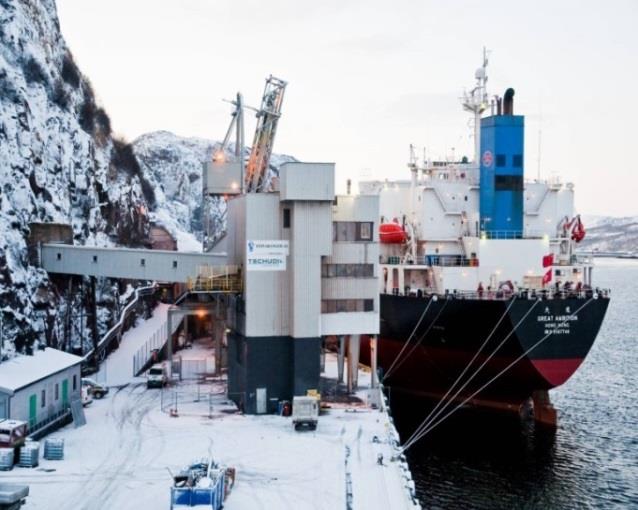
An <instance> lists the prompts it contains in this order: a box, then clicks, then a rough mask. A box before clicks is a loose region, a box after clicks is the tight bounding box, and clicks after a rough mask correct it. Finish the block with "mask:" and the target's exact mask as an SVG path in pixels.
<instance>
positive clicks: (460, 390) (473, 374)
mask: <svg viewBox="0 0 638 510" xmlns="http://www.w3.org/2000/svg"><path fill="white" fill-rule="evenodd" d="M540 301H541V300H540V299H538V300H536V301H535V302H534V304H533V305H532V306H531V307H530V309H529V310H527V312H526V313H525V314H524V315H523V317H522V318H521V319H520V320H519V321H518V322H517V323H516V325H515V326H514V327H513V328H512V330H511V331H510V332H509V333H508V334H507V336H506V337H505V338H503V340H501V342H500V343H499V344H498V345H497V346H496V348H495V349H494V350H493V351H492V353H491V354H490V355H488V356H487V358H485V360H484V361H483V363H481V364H480V365H479V367H478V368H477V369H476V370H475V371H474V373H472V374H471V375H470V377H469V378H468V379H467V380H466V381H465V382H464V383H463V385H462V386H461V387H460V388H459V389H458V390H456V392H455V393H454V395H453V396H452V397H451V398H450V399H449V400H447V401H446V402H445V404H443V407H441V408H440V409H439V410H438V411H437V412H436V413H435V414H434V415H433V416H432V417H431V418H430V421H429V422H426V420H423V422H422V423H421V425H420V426H419V428H418V429H417V431H415V432H416V434H419V433H420V432H419V429H420V430H424V429H425V428H426V427H428V425H429V424H430V423H431V422H432V421H434V420H435V419H436V418H437V417H438V416H439V415H440V414H441V413H442V412H443V411H445V409H446V408H447V407H448V406H449V405H450V404H451V403H452V402H453V401H454V399H456V398H457V397H458V396H459V395H460V393H461V392H462V391H463V390H464V389H465V388H466V387H467V385H468V384H470V382H472V380H473V379H474V378H475V377H476V376H477V375H478V374H479V372H480V371H481V370H482V369H483V367H484V366H485V365H487V364H488V363H489V362H490V360H491V359H492V358H493V357H494V356H495V355H496V353H497V352H498V351H499V350H500V348H501V347H503V345H504V344H505V342H507V340H508V339H509V338H510V337H511V336H512V335H513V334H514V332H515V331H516V330H517V329H518V327H519V326H520V325H521V324H522V323H523V321H524V320H525V319H526V318H527V316H528V315H529V314H530V313H532V310H533V309H534V308H535V307H536V305H537V304H538V303H540ZM442 401H443V399H441V400H440V402H442ZM414 435H415V434H413V436H414ZM407 444H408V441H406V445H407Z"/></svg>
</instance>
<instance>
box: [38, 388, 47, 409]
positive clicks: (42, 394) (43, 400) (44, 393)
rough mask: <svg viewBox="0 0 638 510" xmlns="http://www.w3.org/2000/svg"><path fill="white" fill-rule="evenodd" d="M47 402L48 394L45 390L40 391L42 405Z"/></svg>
mask: <svg viewBox="0 0 638 510" xmlns="http://www.w3.org/2000/svg"><path fill="white" fill-rule="evenodd" d="M46 403H47V394H46V391H45V390H42V391H41V392H40V407H44V406H45V405H46Z"/></svg>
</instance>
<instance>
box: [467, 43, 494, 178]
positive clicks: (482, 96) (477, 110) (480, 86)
mask: <svg viewBox="0 0 638 510" xmlns="http://www.w3.org/2000/svg"><path fill="white" fill-rule="evenodd" d="M487 62H488V59H487V50H486V49H485V48H483V65H482V66H481V67H479V68H478V69H477V70H476V73H474V77H475V78H476V86H475V87H474V88H473V89H472V90H471V91H469V92H467V91H466V92H465V93H464V94H463V98H462V101H463V108H464V109H465V110H467V111H468V112H471V113H473V114H474V163H475V164H476V165H477V166H478V165H479V160H480V153H481V114H482V113H483V112H484V111H485V109H486V108H487V105H488V97H487V87H486V85H487Z"/></svg>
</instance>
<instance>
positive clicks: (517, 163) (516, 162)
mask: <svg viewBox="0 0 638 510" xmlns="http://www.w3.org/2000/svg"><path fill="white" fill-rule="evenodd" d="M512 166H513V167H514V168H523V156H522V155H521V154H515V155H514V157H513V158H512Z"/></svg>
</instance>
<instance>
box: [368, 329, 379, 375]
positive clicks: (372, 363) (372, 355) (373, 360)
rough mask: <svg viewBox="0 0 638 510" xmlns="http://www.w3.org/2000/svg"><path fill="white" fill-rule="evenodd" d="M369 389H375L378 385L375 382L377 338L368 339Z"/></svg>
mask: <svg viewBox="0 0 638 510" xmlns="http://www.w3.org/2000/svg"><path fill="white" fill-rule="evenodd" d="M370 371H371V373H370V388H376V387H377V386H378V384H379V381H378V380H377V336H376V335H373V336H371V337H370Z"/></svg>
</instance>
